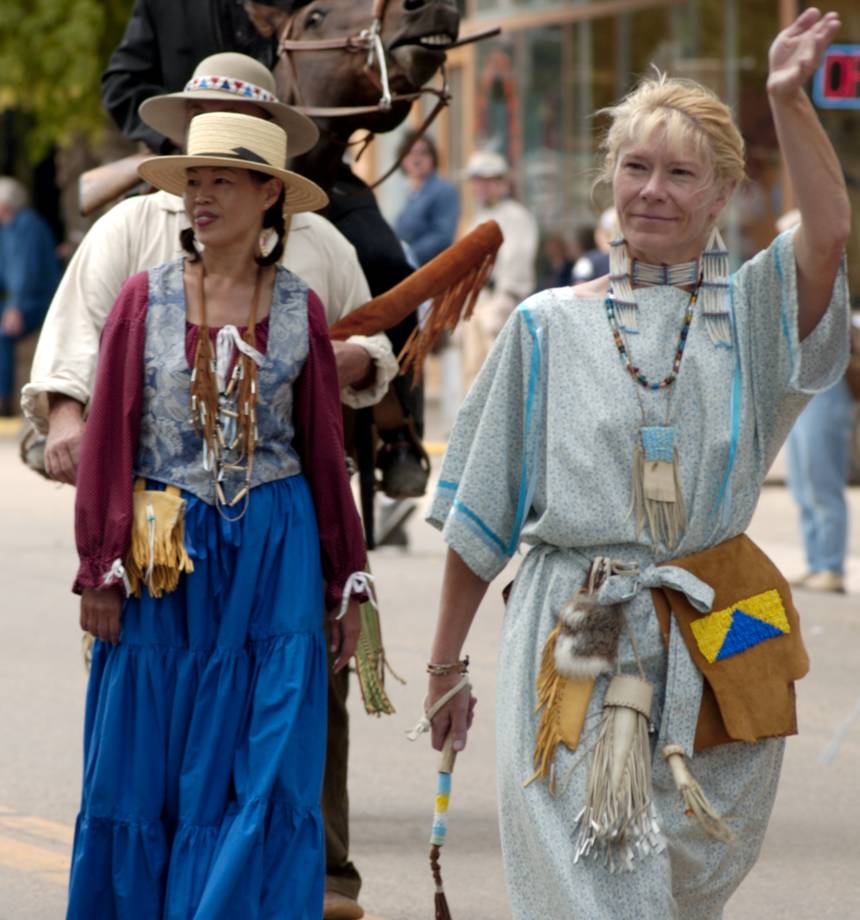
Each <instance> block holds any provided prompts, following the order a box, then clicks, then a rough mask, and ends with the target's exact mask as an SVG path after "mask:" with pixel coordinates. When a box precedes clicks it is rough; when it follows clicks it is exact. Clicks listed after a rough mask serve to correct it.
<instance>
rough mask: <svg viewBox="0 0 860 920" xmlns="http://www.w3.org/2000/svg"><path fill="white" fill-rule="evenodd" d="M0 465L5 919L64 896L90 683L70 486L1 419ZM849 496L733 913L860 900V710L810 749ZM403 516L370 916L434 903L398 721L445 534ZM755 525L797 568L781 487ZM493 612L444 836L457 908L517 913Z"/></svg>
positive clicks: (370, 773)
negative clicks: (502, 832)
mask: <svg viewBox="0 0 860 920" xmlns="http://www.w3.org/2000/svg"><path fill="white" fill-rule="evenodd" d="M0 483H2V505H0V579H2V581H0V584H2V586H3V591H2V602H0V699H2V701H3V704H2V707H0V738H2V748H0V920H53V918H59V917H62V915H63V909H64V885H65V882H66V876H67V869H68V853H69V848H70V842H71V833H72V826H73V823H74V817H75V811H76V807H77V800H78V795H79V783H80V759H81V752H80V738H81V715H82V700H83V693H84V687H85V675H84V671H83V667H82V664H81V657H80V653H79V647H80V633H79V631H78V627H77V622H76V621H77V613H76V603H75V601H74V599H73V598H72V596H71V595H70V594H69V590H68V589H69V584H70V582H71V579H72V575H73V571H74V567H75V557H74V550H73V541H72V504H73V494H72V491H71V489H69V488H62V487H57V486H55V485H52V484H49V483H47V482H44V481H42V480H40V479H38V478H37V477H36V476H35V475H34V474H32V473H30V472H29V471H27V470H25V469H24V468H23V467H22V466H21V465H20V463H19V462H18V460H17V453H16V444H15V441H14V438H13V437H12V436H11V435H10V434H8V433H7V434H6V435H0ZM851 502H852V511H853V542H852V545H853V547H854V555H853V556H852V558H851V562H850V572H849V582H850V587H851V589H852V592H853V593H852V594H850V595H849V596H847V597H844V598H838V597H837V598H834V597H827V598H824V597H818V596H816V597H813V596H810V595H799V598H798V606H799V608H800V610H801V615H802V617H803V620H804V625H805V635H806V641H807V645H808V648H809V651H810V654H811V656H812V673H811V674H810V676H809V677H808V678H807V679H806V680H804V681H803V682H802V684H800V686H799V700H800V723H801V735H800V736H799V737H798V738H795V739H792V740H791V741H790V742H789V745H788V754H787V758H786V763H785V769H784V774H783V782H782V785H781V790H780V795H779V798H778V800H777V806H776V812H775V815H774V818H773V821H772V823H771V827H770V832H769V835H768V838H767V840H766V842H765V846H764V851H763V854H762V858H761V861H760V862H759V864H758V865H757V867H756V868H755V869H754V871H753V873H752V875H751V876H750V878H749V879H748V880H747V882H746V884H745V885H744V886H743V888H742V889H741V891H740V892H739V893H738V894H737V896H736V897H735V898H734V900H733V901H732V903H731V904H730V907H729V909H728V911H727V915H726V916H727V918H728V920H747V918H749V920H752V918H756V920H760V918H765V920H768V918H791V920H847V918H850V917H860V882H858V873H857V866H858V860H860V784H858V781H857V777H858V775H860V773H858V769H860V718H858V719H857V721H856V722H855V723H854V725H853V726H852V727H851V729H850V731H849V732H848V734H847V737H846V739H845V741H844V744H843V745H842V748H841V750H840V751H839V753H838V755H837V756H836V757H835V759H834V760H833V762H832V763H830V764H828V765H824V764H822V763H820V762H819V758H820V756H821V754H822V753H823V752H824V751H825V749H826V748H827V747H828V744H829V742H830V741H831V739H832V738H833V736H834V733H836V732H837V731H838V729H839V728H840V726H841V725H842V724H843V723H844V722H845V721H846V720H847V719H848V718H849V717H850V716H851V714H852V711H854V710H855V705H856V704H857V701H858V698H860V681H858V679H857V675H858V673H860V490H858V489H854V490H852V494H851ZM409 530H410V536H411V547H410V550H409V551H408V552H406V551H403V550H400V549H394V548H392V549H385V550H380V551H378V552H376V553H375V554H374V556H373V559H372V565H373V568H374V571H375V573H376V575H377V579H378V586H379V595H380V598H381V602H382V605H383V611H384V632H385V640H386V647H387V650H388V654H389V657H390V660H391V663H392V665H393V667H394V668H395V669H396V670H397V671H398V672H399V673H400V674H402V675H404V676H405V677H407V678H408V681H409V682H408V684H407V685H406V686H400V685H399V684H397V683H396V682H395V681H393V680H391V681H390V682H389V687H390V690H391V694H392V697H393V700H394V702H395V705H396V706H397V710H398V711H397V714H396V715H394V716H393V717H390V718H385V719H379V720H371V719H369V718H368V717H366V716H365V715H364V714H363V711H362V710H361V703H360V699H359V697H358V694H357V692H356V693H355V695H354V697H353V699H352V708H353V714H354V721H353V751H352V774H351V794H352V814H353V822H352V827H353V837H354V839H353V856H354V859H355V861H356V863H357V864H358V866H359V868H360V870H361V872H362V873H363V874H364V876H365V880H366V882H365V888H364V892H363V896H362V901H363V903H364V905H365V907H366V909H367V910H368V913H369V914H370V915H373V917H375V918H377V920H422V918H428V920H429V918H430V917H431V916H432V903H433V892H432V885H431V880H430V872H429V868H428V866H427V843H426V841H427V836H428V833H429V827H430V819H431V816H432V809H433V795H434V790H435V764H436V759H435V756H434V755H432V754H431V752H430V749H429V745H428V744H427V742H426V741H424V740H421V741H419V742H418V743H416V744H410V743H409V742H407V741H406V740H405V739H404V730H405V729H407V728H408V727H410V725H411V724H412V723H413V722H414V720H415V719H416V718H417V716H418V715H419V712H420V707H421V699H422V696H423V687H424V679H423V665H424V662H425V661H426V655H427V651H428V646H429V641H430V634H431V629H432V624H433V619H434V616H435V606H436V601H437V597H438V586H439V581H440V577H441V571H442V561H443V546H442V543H441V541H440V539H439V537H438V535H437V534H436V533H435V531H432V530H431V529H430V528H429V527H427V525H425V524H424V523H423V522H422V521H421V520H420V517H419V515H418V514H416V515H414V516H413V519H412V521H411V522H410V525H409ZM751 533H752V536H753V537H754V538H755V539H757V540H758V541H759V542H760V543H761V544H762V545H763V546H764V548H765V549H766V550H767V551H768V552H769V553H770V554H771V555H772V556H773V557H774V559H775V560H776V561H777V562H778V563H779V564H780V565H781V566H782V567H783V569H784V571H786V572H787V573H789V574H791V573H795V572H797V571H799V570H800V569H801V568H802V556H801V553H800V550H799V547H798V545H797V539H796V533H797V531H796V522H795V513H794V507H793V505H792V503H791V501H790V499H789V497H788V495H787V493H786V490H785V489H784V488H782V487H779V486H771V487H769V488H767V489H766V490H765V492H764V495H763V497H762V501H761V505H760V508H759V511H758V513H757V516H756V519H755V521H754V524H753V527H752V531H751ZM503 583H504V582H503V581H502V580H499V581H498V583H497V585H498V586H500V585H501V584H503ZM501 617H502V604H501V600H500V598H499V591H498V587H497V586H496V585H494V586H493V588H492V589H491V591H490V594H489V596H488V599H487V601H486V603H485V605H484V609H482V611H481V613H480V614H479V616H478V618H477V621H476V626H475V630H474V634H473V635H472V636H471V637H470V639H469V643H468V648H467V651H468V652H469V654H470V656H471V659H472V673H473V680H474V684H475V688H476V693H477V695H478V697H479V704H478V717H477V721H476V725H475V728H474V731H473V733H472V734H471V736H470V742H469V748H468V749H467V751H466V752H465V754H464V755H462V756H461V758H460V761H459V762H458V764H457V770H456V772H455V776H454V792H453V796H452V805H451V816H450V831H449V837H450V843H449V845H448V846H447V847H446V848H445V850H444V851H443V854H442V866H443V874H444V877H445V882H446V888H447V890H448V894H449V901H450V903H451V907H452V912H453V914H454V916H455V917H456V918H457V920H504V918H507V917H509V916H510V915H509V913H508V911H507V908H506V896H505V890H504V879H503V875H502V868H501V859H500V854H499V839H498V831H497V827H496V817H495V801H494V799H495V779H494V759H493V744H494V719H493V695H494V663H495V656H496V647H497V634H498V631H499V626H500V622H501ZM94 920H97V918H94ZM536 920H537V918H536ZM548 920H562V918H548Z"/></svg>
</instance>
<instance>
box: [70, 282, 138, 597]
mask: <svg viewBox="0 0 860 920" xmlns="http://www.w3.org/2000/svg"><path fill="white" fill-rule="evenodd" d="M148 297H149V279H148V275H147V274H146V273H145V272H143V273H141V274H139V275H134V276H133V277H132V278H130V279H129V280H128V281H127V282H126V283H125V285H124V286H123V288H122V290H121V291H120V294H119V297H117V300H116V303H115V304H114V307H113V310H112V311H111V313H110V315H109V316H108V319H107V322H106V324H105V327H104V331H103V332H102V340H101V347H100V349H99V361H98V369H97V371H96V382H95V388H94V390H93V397H92V400H91V401H90V409H89V415H88V416H87V424H86V429H85V431H84V437H83V441H82V443H81V458H80V464H79V466H78V481H77V494H76V496H75V542H76V544H77V548H78V557H79V559H80V566H79V568H78V574H77V577H76V578H75V583H74V586H73V589H72V590H73V591H74V592H75V593H76V594H80V593H81V592H82V591H83V589H84V588H99V587H102V586H103V585H104V584H106V583H110V582H111V581H112V580H115V579H111V578H109V579H108V582H106V581H105V576H106V575H108V573H109V572H110V571H111V569H112V568H113V564H114V562H115V560H117V559H123V558H124V557H125V554H126V551H127V549H128V544H129V539H130V534H131V520H132V475H133V469H134V457H135V453H136V451H137V442H138V438H139V436H140V416H141V404H142V400H143V349H144V343H145V341H146V310H147V303H148Z"/></svg>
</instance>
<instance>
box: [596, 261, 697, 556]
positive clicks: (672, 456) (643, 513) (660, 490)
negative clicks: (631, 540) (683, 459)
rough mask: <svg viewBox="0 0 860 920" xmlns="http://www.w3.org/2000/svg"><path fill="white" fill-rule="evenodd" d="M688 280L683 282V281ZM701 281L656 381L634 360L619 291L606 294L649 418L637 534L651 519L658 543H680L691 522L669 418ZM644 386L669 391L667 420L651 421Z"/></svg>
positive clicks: (637, 460) (640, 453) (633, 505)
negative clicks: (625, 333)
mask: <svg viewBox="0 0 860 920" xmlns="http://www.w3.org/2000/svg"><path fill="white" fill-rule="evenodd" d="M682 283H683V282H682ZM695 284H696V286H695V287H694V288H693V290H692V292H691V293H690V299H689V301H688V303H687V308H686V310H685V311H684V319H683V322H682V324H681V331H680V332H679V333H678V344H677V346H676V347H675V355H674V358H673V359H672V369H671V370H670V371H669V373H668V374H666V376H665V377H663V379H662V380H659V381H651V380H649V379H648V377H647V376H646V375H645V374H644V373H643V372H642V370H641V369H640V368H639V366H638V365H637V364H634V363H633V361H632V360H631V357H630V352H629V349H628V346H627V343H626V342H625V340H624V336H623V334H622V331H621V327H620V324H619V321H618V317H617V308H616V303H615V295H614V292H613V290H612V289H611V288H610V291H609V295H608V296H607V298H606V301H605V304H606V316H607V319H608V320H609V327H610V329H611V330H612V338H613V340H614V342H615V348H616V350H617V351H618V357H619V358H620V359H621V363H622V365H623V367H624V369H625V370H626V371H627V373H628V374H629V375H630V377H631V378H632V380H633V382H634V384H635V385H636V387H637V389H636V395H637V399H638V401H639V408H640V411H641V413H642V422H643V424H642V425H641V426H640V428H639V437H638V438H637V439H636V446H635V448H634V451H633V484H632V485H633V488H632V494H631V501H630V514H631V516H633V515H635V519H636V537H637V539H638V538H639V535H640V534H641V532H642V530H643V528H644V526H645V524H646V522H647V524H648V529H649V531H650V533H651V540H652V542H653V544H654V545H655V548H656V545H657V544H659V543H662V544H664V545H665V546H666V547H668V548H670V549H671V548H673V547H675V546H677V544H678V542H679V541H680V539H681V534H682V533H683V530H684V528H685V526H686V513H685V511H684V500H683V493H682V491H681V477H680V470H679V460H678V447H677V444H676V438H675V434H676V433H675V428H674V426H673V425H670V424H669V413H670V411H671V394H672V391H671V389H670V388H671V386H672V384H674V383H675V381H676V380H677V379H678V374H679V373H680V370H681V361H682V360H683V357H684V350H685V348H686V347H687V338H688V337H689V334H690V325H691V323H692V322H693V315H694V313H695V307H696V301H697V300H698V296H699V288H700V286H701V278H699V279H698V280H697V281H696V282H695ZM641 390H647V391H649V392H652V393H659V392H660V391H665V392H666V395H667V404H666V424H665V425H647V424H645V406H644V404H643V401H642V395H641Z"/></svg>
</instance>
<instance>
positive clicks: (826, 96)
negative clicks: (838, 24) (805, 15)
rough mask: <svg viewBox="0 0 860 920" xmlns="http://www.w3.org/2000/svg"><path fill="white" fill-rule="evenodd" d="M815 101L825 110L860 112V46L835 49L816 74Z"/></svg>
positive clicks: (829, 53)
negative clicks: (858, 110) (852, 110)
mask: <svg viewBox="0 0 860 920" xmlns="http://www.w3.org/2000/svg"><path fill="white" fill-rule="evenodd" d="M812 98H813V99H814V100H815V104H816V105H817V106H818V107H819V108H822V109H860V45H831V46H830V47H829V48H828V49H827V55H826V57H825V58H824V62H823V63H822V65H821V66H820V67H819V68H818V70H817V71H816V73H815V77H814V80H813V85H812Z"/></svg>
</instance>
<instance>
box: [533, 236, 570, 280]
mask: <svg viewBox="0 0 860 920" xmlns="http://www.w3.org/2000/svg"><path fill="white" fill-rule="evenodd" d="M540 254H541V262H542V270H541V275H540V278H539V279H538V290H539V291H544V290H546V289H547V288H555V287H567V285H569V284H570V279H571V272H572V271H573V259H571V257H570V247H569V246H568V244H567V240H565V238H564V236H563V235H562V234H560V233H551V234H550V235H549V236H547V237H546V238H545V239H544V240H543V242H542V243H541V252H540Z"/></svg>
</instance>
